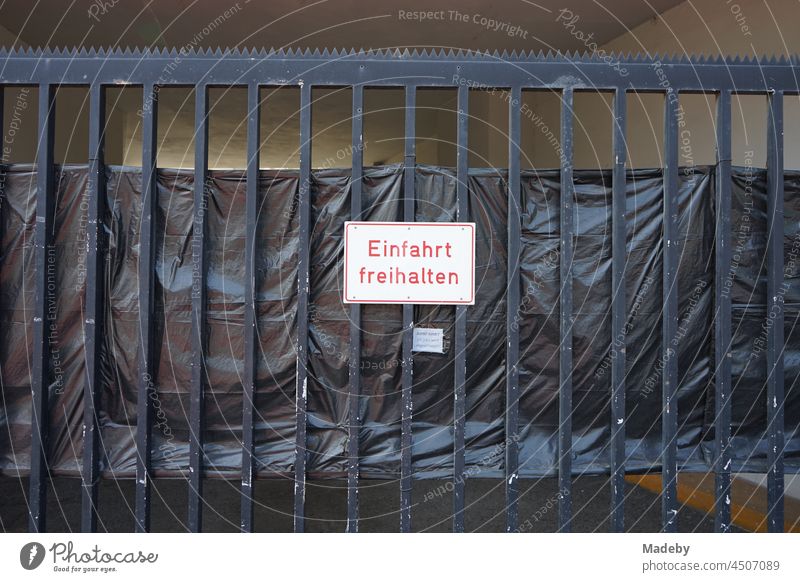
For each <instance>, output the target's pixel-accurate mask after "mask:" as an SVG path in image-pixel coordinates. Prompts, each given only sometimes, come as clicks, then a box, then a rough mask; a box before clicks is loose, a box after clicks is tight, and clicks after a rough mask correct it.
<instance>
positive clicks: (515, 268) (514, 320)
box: [505, 86, 522, 532]
mask: <svg viewBox="0 0 800 582" xmlns="http://www.w3.org/2000/svg"><path fill="white" fill-rule="evenodd" d="M521 110H522V89H521V88H520V87H519V86H514V87H512V88H511V100H510V101H509V104H508V137H509V141H508V213H507V217H508V218H507V222H508V225H507V237H508V241H507V244H508V265H507V272H506V281H507V283H508V290H507V293H506V297H507V300H506V341H507V344H506V426H505V435H506V440H505V449H506V451H505V453H506V454H505V457H506V458H505V471H506V473H505V488H506V531H507V532H515V531H517V528H518V527H519V507H518V504H517V500H518V498H519V490H518V485H517V481H518V480H519V321H520V297H519V295H520V282H519V262H520V246H521V240H522V222H521V214H520V195H521V187H520V149H521V147H522V137H521V133H522V132H521V124H520V112H521Z"/></svg>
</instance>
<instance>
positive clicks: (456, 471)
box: [453, 85, 469, 533]
mask: <svg viewBox="0 0 800 582" xmlns="http://www.w3.org/2000/svg"><path fill="white" fill-rule="evenodd" d="M457 124H458V127H457V133H458V136H457V143H458V151H457V163H456V207H457V208H456V211H457V218H458V221H459V222H464V221H466V220H467V219H468V200H467V198H468V192H469V183H468V181H469V149H468V145H469V143H468V136H467V131H468V129H469V88H468V87H467V86H466V85H459V87H458V122H457ZM455 311H456V318H455V349H456V352H455V358H454V360H455V362H454V364H455V374H454V379H455V386H454V389H453V394H454V400H453V531H454V532H457V533H460V532H463V531H464V490H465V483H464V480H465V479H466V475H465V473H464V424H465V421H466V403H467V387H466V377H467V355H466V351H467V307H466V306H465V305H458V306H456V310H455Z"/></svg>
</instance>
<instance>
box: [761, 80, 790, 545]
mask: <svg viewBox="0 0 800 582" xmlns="http://www.w3.org/2000/svg"><path fill="white" fill-rule="evenodd" d="M767 123H768V130H767V131H768V134H767V225H768V231H769V239H768V241H769V242H768V245H769V246H768V247H767V265H768V266H767V320H766V322H765V325H766V326H767V431H768V443H769V449H768V452H767V463H768V472H767V529H768V531H770V532H782V531H783V529H784V524H783V521H784V515H783V511H784V508H783V487H784V482H783V481H784V475H783V448H784V420H783V405H784V376H783V351H784V344H783V341H784V338H783V302H784V295H785V293H786V284H785V283H784V274H783V269H784V265H783V244H784V241H783V237H784V234H783V229H784V226H783V179H784V178H783V91H775V90H773V91H772V92H771V93H770V94H769V119H768V121H767Z"/></svg>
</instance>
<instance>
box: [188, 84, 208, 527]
mask: <svg viewBox="0 0 800 582" xmlns="http://www.w3.org/2000/svg"><path fill="white" fill-rule="evenodd" d="M207 177H208V88H207V87H206V86H205V85H198V86H196V87H195V101H194V224H193V225H192V380H191V381H192V385H191V396H190V400H189V520H188V521H189V531H192V532H199V531H200V530H201V529H202V527H203V429H204V424H205V423H204V414H203V408H204V398H203V396H204V395H203V391H204V389H205V375H206V374H205V344H206V334H205V327H206V252H205V246H206V243H205V239H206V208H207V207H208V200H207V198H206V196H207V194H206V180H207Z"/></svg>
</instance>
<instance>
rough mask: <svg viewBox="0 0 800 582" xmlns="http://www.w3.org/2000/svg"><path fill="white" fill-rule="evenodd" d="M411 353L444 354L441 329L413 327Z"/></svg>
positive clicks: (442, 331)
mask: <svg viewBox="0 0 800 582" xmlns="http://www.w3.org/2000/svg"><path fill="white" fill-rule="evenodd" d="M411 351H414V352H430V353H432V354H443V353H444V330H443V329H441V328H431V327H415V328H414V334H413V335H412V342H411Z"/></svg>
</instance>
